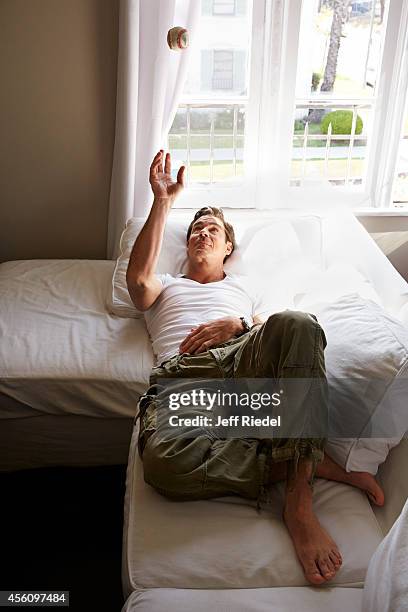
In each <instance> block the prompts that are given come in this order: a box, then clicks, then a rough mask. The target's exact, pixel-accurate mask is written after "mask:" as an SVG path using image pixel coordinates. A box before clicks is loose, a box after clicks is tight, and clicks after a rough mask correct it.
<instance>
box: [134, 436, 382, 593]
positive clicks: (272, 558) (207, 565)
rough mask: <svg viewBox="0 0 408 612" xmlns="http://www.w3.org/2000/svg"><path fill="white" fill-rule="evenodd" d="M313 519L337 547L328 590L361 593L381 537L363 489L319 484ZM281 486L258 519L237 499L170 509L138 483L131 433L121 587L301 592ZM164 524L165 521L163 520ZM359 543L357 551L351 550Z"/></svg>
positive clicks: (169, 504)
mask: <svg viewBox="0 0 408 612" xmlns="http://www.w3.org/2000/svg"><path fill="white" fill-rule="evenodd" d="M314 499H315V502H314V509H315V512H316V514H317V516H318V518H319V520H320V522H321V523H322V525H323V527H324V528H325V529H327V530H328V532H329V533H330V534H331V536H332V537H333V539H334V540H335V541H336V542H337V544H338V546H339V549H340V551H341V554H342V557H343V565H342V568H341V569H340V571H339V572H338V573H337V574H336V577H335V579H334V580H333V581H332V582H331V583H330V585H331V586H333V587H339V586H341V587H347V586H348V587H351V586H353V587H359V586H362V585H363V582H364V578H365V573H366V570H367V567H368V564H369V561H370V558H371V556H372V554H373V553H374V551H375V549H376V548H377V546H378V544H379V543H380V541H381V539H382V533H381V530H380V528H379V525H378V523H377V521H376V518H375V516H374V513H373V511H372V509H371V506H370V504H369V502H368V499H367V497H366V495H364V494H363V493H362V492H361V491H360V490H358V489H355V488H353V487H350V486H348V485H344V484H341V483H336V482H333V481H326V480H322V479H317V480H316V483H315V497H314ZM283 500H284V483H279V484H278V485H275V486H274V487H273V492H272V495H271V504H270V505H269V504H268V505H264V507H263V508H262V511H261V513H260V514H258V513H257V511H256V507H255V505H256V504H255V502H254V503H252V502H251V501H248V500H243V499H241V498H239V497H225V498H219V499H216V500H202V501H192V502H187V501H185V502H175V501H172V500H169V499H167V498H165V497H163V496H161V495H160V494H159V493H157V492H156V491H155V490H154V489H153V488H152V487H150V486H149V485H147V484H146V483H145V482H144V479H143V466H142V463H141V461H140V458H139V456H138V453H137V428H136V427H135V429H134V431H133V434H132V442H131V447H130V453H129V460H128V471H127V482H126V497H125V511H124V541H123V559H122V581H123V586H124V593H125V595H126V596H128V595H129V594H130V593H131V592H132V591H134V590H136V589H157V588H166V589H169V588H170V589H234V588H235V589H237V588H240V589H254V588H262V589H264V588H270V587H303V586H306V585H307V584H308V583H307V582H306V580H305V577H304V574H303V571H302V567H301V565H300V563H299V561H298V560H297V557H296V553H295V550H294V547H293V544H292V542H291V539H290V536H289V534H288V532H287V530H286V528H285V526H284V524H283V521H282V518H281V516H282V506H283ZM164 517H165V520H164ZM356 544H357V545H356Z"/></svg>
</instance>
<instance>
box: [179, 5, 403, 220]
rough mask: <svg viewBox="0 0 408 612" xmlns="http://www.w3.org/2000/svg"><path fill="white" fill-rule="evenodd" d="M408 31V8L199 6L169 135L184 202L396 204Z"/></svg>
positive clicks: (269, 205)
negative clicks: (182, 174)
mask: <svg viewBox="0 0 408 612" xmlns="http://www.w3.org/2000/svg"><path fill="white" fill-rule="evenodd" d="M209 3H211V4H209ZM232 11H234V14H235V16H239V19H238V18H235V19H231V20H228V28H226V27H225V26H224V25H220V21H221V20H220V18H219V15H221V14H222V15H226V14H231V15H232V14H233V12H232ZM222 22H223V23H225V21H224V20H222ZM407 23H408V0H392V2H391V1H390V0H372V1H368V0H364V1H362V0H361V1H358V0H355V1H350V0H336V1H334V0H315V1H314V2H311V1H308V0H303V1H302V2H301V1H299V0H285V1H283V0H276V1H274V2H272V1H271V0H255V1H253V2H251V1H249V0H248V1H247V2H243V0H237V1H236V2H227V1H226V0H224V1H221V0H220V1H219V2H216V1H215V0H202V17H201V23H200V31H199V33H198V35H196V37H195V44H194V46H193V47H192V49H191V64H190V69H189V74H188V78H187V82H186V86H185V89H184V92H183V97H182V101H181V103H180V106H179V108H178V111H177V114H176V117H175V120H174V123H173V126H172V128H171V130H170V133H169V143H168V147H169V149H170V150H171V152H172V156H173V159H175V160H176V164H175V172H176V171H177V163H178V165H180V164H181V163H185V164H186V165H187V186H188V189H186V190H185V193H184V194H183V198H184V199H183V202H182V204H181V205H182V206H196V205H199V204H201V203H208V201H209V199H211V201H213V202H214V203H217V202H218V203H219V204H221V205H222V204H224V205H230V206H236V207H239V206H242V207H246V208H247V207H258V208H270V207H273V206H282V205H284V203H285V202H288V203H294V202H300V203H302V202H309V203H310V200H311V198H312V199H313V203H314V204H316V205H318V204H319V203H320V202H321V203H324V204H325V205H329V204H330V205H331V204H332V203H333V204H334V203H336V202H339V203H343V204H344V203H345V202H347V203H348V204H349V203H351V204H352V205H353V206H354V207H356V208H360V209H361V208H365V207H372V206H374V207H381V208H383V207H386V206H390V205H392V184H393V181H394V175H395V172H396V166H397V149H398V144H399V140H400V135H401V125H402V119H403V108H402V107H403V105H404V101H405V95H406V91H407V88H408V57H407V55H408V51H407V48H408V46H407V36H408V34H407ZM294 49H295V50H297V51H296V52H294ZM407 136H408V134H407V135H406V136H405V137H404V138H403V141H402V142H403V144H402V145H401V147H402V149H401V150H402V153H401V155H402V156H404V155H405V153H404V151H405V148H404V147H405V144H406V143H407V140H408V138H407ZM401 159H402V160H403V159H404V157H402V158H401ZM398 163H399V165H400V167H401V164H402V163H403V161H401V160H400V161H399V162H398ZM404 172H405V171H399V179H398V180H399V181H400V182H401V180H402V178H401V177H403V175H404ZM407 172H408V171H407ZM394 199H395V198H394ZM397 199H398V198H397Z"/></svg>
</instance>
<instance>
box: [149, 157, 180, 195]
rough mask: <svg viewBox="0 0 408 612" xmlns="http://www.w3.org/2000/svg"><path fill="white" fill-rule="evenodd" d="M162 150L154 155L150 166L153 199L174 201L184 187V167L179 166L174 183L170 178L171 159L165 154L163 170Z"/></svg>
mask: <svg viewBox="0 0 408 612" xmlns="http://www.w3.org/2000/svg"><path fill="white" fill-rule="evenodd" d="M163 155H164V151H163V149H160V151H159V152H158V153H156V155H155V157H154V159H153V161H152V164H151V166H150V178H149V181H150V185H151V187H152V191H153V194H154V197H155V198H167V199H172V200H174V199H175V198H176V197H177V196H178V194H179V193H180V192H181V191H182V190H183V187H184V171H185V169H186V167H185V166H181V167H180V169H179V171H178V173H177V180H176V182H174V181H173V179H172V178H171V157H170V153H166V157H165V160H164V169H163Z"/></svg>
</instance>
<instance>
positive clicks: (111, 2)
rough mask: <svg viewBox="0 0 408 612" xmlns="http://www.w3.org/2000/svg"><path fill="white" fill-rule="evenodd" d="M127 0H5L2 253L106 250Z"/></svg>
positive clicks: (0, 95)
mask: <svg viewBox="0 0 408 612" xmlns="http://www.w3.org/2000/svg"><path fill="white" fill-rule="evenodd" d="M118 18H119V0H1V1H0V51H1V52H0V75H1V84H0V125H1V130H0V138H1V140H0V260H7V259H25V258H36V257H39V258H44V257H45V258H46V257H50V258H69V257H79V258H104V257H105V255H106V230H107V213H108V202H109V188H110V175H111V165H112V155H113V142H114V127H115V103H116V66H117V46H118Z"/></svg>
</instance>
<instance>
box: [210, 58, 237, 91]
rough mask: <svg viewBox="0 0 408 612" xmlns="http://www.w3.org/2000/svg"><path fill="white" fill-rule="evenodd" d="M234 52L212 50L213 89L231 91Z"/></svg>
mask: <svg viewBox="0 0 408 612" xmlns="http://www.w3.org/2000/svg"><path fill="white" fill-rule="evenodd" d="M233 81H234V52H233V51H220V50H217V49H214V55H213V77H212V88H213V89H233Z"/></svg>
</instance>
